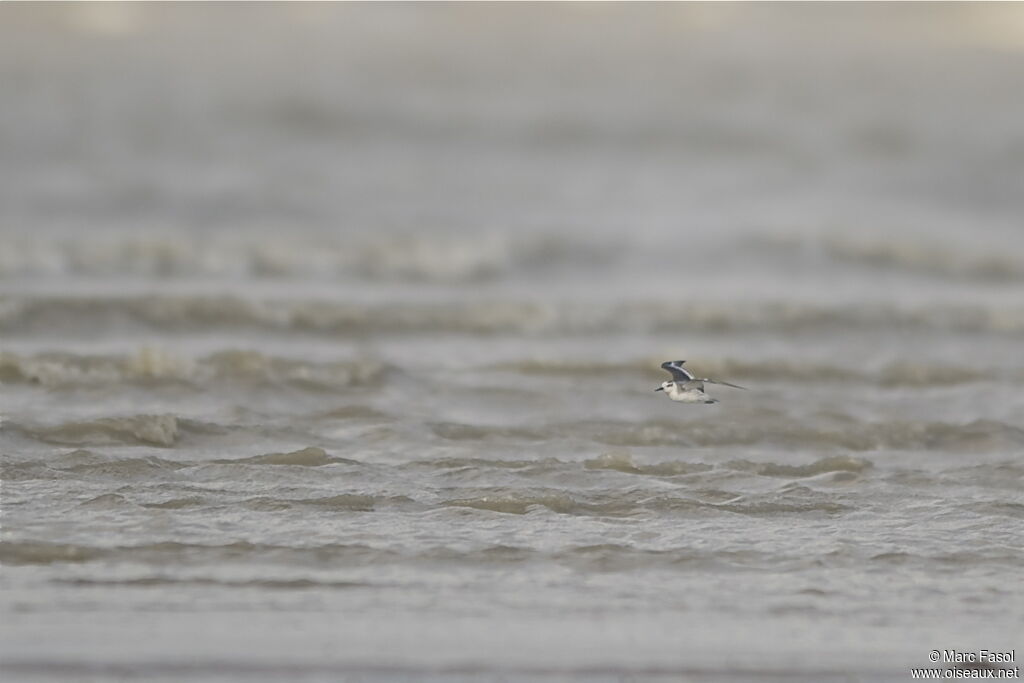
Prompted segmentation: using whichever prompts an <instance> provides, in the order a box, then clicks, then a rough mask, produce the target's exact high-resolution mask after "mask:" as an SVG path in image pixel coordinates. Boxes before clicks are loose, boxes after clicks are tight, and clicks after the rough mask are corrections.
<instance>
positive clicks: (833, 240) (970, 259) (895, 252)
mask: <svg viewBox="0 0 1024 683" xmlns="http://www.w3.org/2000/svg"><path fill="white" fill-rule="evenodd" d="M751 242H752V244H753V245H754V246H755V247H757V248H758V249H759V250H761V251H762V253H763V252H764V250H765V249H767V250H776V251H779V252H782V253H787V254H794V253H799V254H804V255H806V254H807V253H808V252H811V253H812V254H818V255H821V256H824V257H826V258H829V259H832V260H834V261H837V262H843V263H851V264H854V265H859V266H864V267H867V268H876V269H887V270H895V271H904V272H908V273H915V274H920V275H927V276H932V277H939V278H942V279H957V280H978V281H983V282H1016V281H1020V280H1024V259H1022V258H1020V257H1019V256H1018V255H1017V254H1016V253H1014V251H1013V250H1004V251H1001V252H995V251H984V250H981V249H979V248H978V247H977V246H973V245H970V244H960V245H953V244H937V243H935V242H934V241H927V240H922V239H914V240H911V239H896V238H893V237H892V236H887V237H885V238H874V239H872V238H870V237H863V236H856V235H853V234H851V233H847V232H844V233H842V234H839V233H836V234H830V235H824V236H820V237H816V238H809V237H808V236H806V235H762V236H758V237H757V238H754V239H752V240H751Z"/></svg>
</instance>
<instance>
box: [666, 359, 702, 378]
mask: <svg viewBox="0 0 1024 683" xmlns="http://www.w3.org/2000/svg"><path fill="white" fill-rule="evenodd" d="M685 362H686V361H685V360H667V361H665V362H664V363H662V364H661V367H662V368H664V369H665V370H668V371H669V372H670V373H672V381H674V382H689V381H690V380H691V379H696V377H694V376H693V373H692V372H690V371H689V370H687V369H686V368H684V367H683V363H685Z"/></svg>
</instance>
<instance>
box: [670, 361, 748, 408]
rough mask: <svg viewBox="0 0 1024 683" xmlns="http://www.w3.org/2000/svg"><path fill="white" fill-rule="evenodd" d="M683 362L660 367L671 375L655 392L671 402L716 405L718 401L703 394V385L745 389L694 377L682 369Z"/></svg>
mask: <svg viewBox="0 0 1024 683" xmlns="http://www.w3.org/2000/svg"><path fill="white" fill-rule="evenodd" d="M685 362H686V361H685V360H667V361H665V362H664V363H662V364H661V367H662V368H664V369H665V370H668V371H669V373H671V375H672V379H671V380H670V381H665V382H662V383H661V386H660V387H658V388H657V389H655V391H664V392H665V395H666V396H668V397H669V398H670V399H672V400H673V401H679V402H680V403H718V399H714V398H711V397H710V396H708V395H707V394H705V393H704V384H705V383H707V384H722V385H725V386H727V387H732V388H734V389H746V387H741V386H740V385H738V384H731V383H729V382H723V381H722V380H717V379H708V378H707V377H699V378H698V377H695V376H694V374H693V373H692V372H690V371H689V370H687V369H686V368H684V367H683V363H685Z"/></svg>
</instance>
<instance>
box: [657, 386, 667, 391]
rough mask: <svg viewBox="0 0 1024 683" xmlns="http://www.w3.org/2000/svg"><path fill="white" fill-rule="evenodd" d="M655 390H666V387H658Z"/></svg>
mask: <svg viewBox="0 0 1024 683" xmlns="http://www.w3.org/2000/svg"><path fill="white" fill-rule="evenodd" d="M655 391H665V387H658V388H657V389H655Z"/></svg>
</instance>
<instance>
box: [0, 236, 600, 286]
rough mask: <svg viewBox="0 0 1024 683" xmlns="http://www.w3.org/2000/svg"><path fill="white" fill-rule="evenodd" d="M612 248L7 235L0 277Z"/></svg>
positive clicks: (495, 258)
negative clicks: (45, 237) (60, 237)
mask: <svg viewBox="0 0 1024 683" xmlns="http://www.w3.org/2000/svg"><path fill="white" fill-rule="evenodd" d="M612 253H613V252H612V251H611V250H610V249H607V248H602V247H598V246H590V247H586V246H583V245H580V244H576V243H570V242H568V241H566V240H564V239H562V240H560V239H558V238H552V237H548V236H528V237H517V238H511V237H508V236H503V235H497V234H494V235H485V236H482V237H467V236H464V235H461V236H454V235H453V236H451V237H450V238H447V239H446V238H444V237H441V236H438V235H431V236H430V237H429V238H426V237H423V236H419V235H396V236H389V237H377V238H365V239H361V240H350V241H339V240H336V239H332V238H331V237H330V236H326V235H292V234H289V235H288V236H287V237H282V236H280V235H272V234H260V235H258V236H256V237H254V236H252V235H246V236H245V237H238V236H230V235H214V236H199V235H189V234H183V233H180V232H176V233H167V234H163V235H160V234H157V235H131V234H127V235H126V234H111V235H107V236H103V235H92V234H91V235H89V236H88V237H65V238H62V239H54V238H50V239H46V240H37V239H32V238H30V237H22V238H14V239H11V240H8V241H7V242H6V243H5V244H4V249H3V251H2V252H0V278H4V277H19V276H20V277H24V276H54V275H64V276H68V275H71V276H89V277H105V278H109V277H116V276H127V275H130V276H141V277H159V278H171V277H180V278H186V277H188V278H191V277H213V278H219V277H232V278H237V277H246V278H303V279H310V278H321V279H334V278H348V279H361V280H370V281H411V282H439V283H458V282H473V281H481V280H490V279H494V278H498V277H501V276H503V275H505V274H508V273H512V272H516V273H522V272H524V271H525V272H530V271H534V270H538V269H545V268H553V267H557V266H558V265H559V264H562V263H566V262H570V261H571V262H572V263H580V262H581V261H582V262H596V263H601V262H604V261H606V260H607V259H609V258H610V257H611V254H612Z"/></svg>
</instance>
